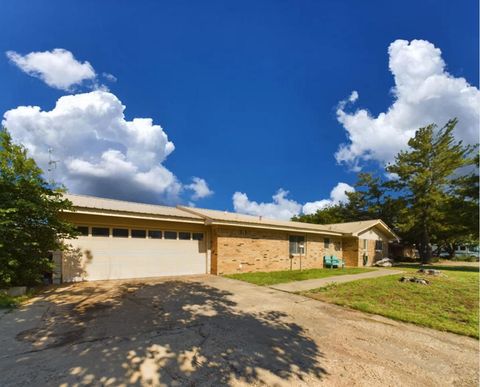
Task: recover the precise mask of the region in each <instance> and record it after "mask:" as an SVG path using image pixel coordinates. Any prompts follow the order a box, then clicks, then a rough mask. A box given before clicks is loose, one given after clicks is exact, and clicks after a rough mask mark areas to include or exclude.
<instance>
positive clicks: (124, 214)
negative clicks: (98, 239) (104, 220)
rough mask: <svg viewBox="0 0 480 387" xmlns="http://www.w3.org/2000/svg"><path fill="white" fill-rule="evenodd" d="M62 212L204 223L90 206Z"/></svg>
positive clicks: (202, 221) (201, 220)
mask: <svg viewBox="0 0 480 387" xmlns="http://www.w3.org/2000/svg"><path fill="white" fill-rule="evenodd" d="M62 212H65V213H71V214H83V215H97V216H114V217H118V218H131V219H144V220H156V221H161V222H181V223H195V224H204V223H205V222H204V220H203V219H194V218H188V217H185V218H182V217H176V216H173V215H167V216H165V215H155V214H146V213H140V212H129V211H116V210H106V209H100V208H88V207H75V210H73V211H72V210H63V211H62Z"/></svg>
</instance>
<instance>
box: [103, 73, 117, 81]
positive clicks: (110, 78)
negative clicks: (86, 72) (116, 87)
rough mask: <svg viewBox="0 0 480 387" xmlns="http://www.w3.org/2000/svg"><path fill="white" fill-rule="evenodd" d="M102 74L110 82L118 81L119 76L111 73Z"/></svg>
mask: <svg viewBox="0 0 480 387" xmlns="http://www.w3.org/2000/svg"><path fill="white" fill-rule="evenodd" d="M102 76H103V77H104V78H105V79H106V80H107V81H109V82H117V77H116V76H115V75H113V74H110V73H102Z"/></svg>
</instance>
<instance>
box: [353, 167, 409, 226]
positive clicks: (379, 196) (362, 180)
mask: <svg viewBox="0 0 480 387" xmlns="http://www.w3.org/2000/svg"><path fill="white" fill-rule="evenodd" d="M346 194H347V196H348V199H349V201H348V203H347V204H346V216H347V217H348V219H350V221H360V220H370V219H382V220H383V221H384V222H385V223H386V224H388V225H389V226H390V227H392V228H395V224H396V221H397V217H398V213H399V210H400V208H401V206H402V202H401V201H399V200H397V199H395V198H393V197H392V195H391V187H390V185H389V182H388V181H386V180H385V179H384V178H381V177H379V176H374V175H373V174H371V173H359V174H358V181H357V182H356V183H355V191H353V192H347V193H346Z"/></svg>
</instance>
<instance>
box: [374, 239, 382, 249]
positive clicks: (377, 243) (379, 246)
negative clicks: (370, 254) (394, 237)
mask: <svg viewBox="0 0 480 387" xmlns="http://www.w3.org/2000/svg"><path fill="white" fill-rule="evenodd" d="M375 250H376V251H382V250H383V241H375Z"/></svg>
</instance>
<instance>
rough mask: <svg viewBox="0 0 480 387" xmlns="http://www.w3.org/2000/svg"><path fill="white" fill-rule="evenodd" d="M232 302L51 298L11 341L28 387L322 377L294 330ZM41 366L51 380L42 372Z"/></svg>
mask: <svg viewBox="0 0 480 387" xmlns="http://www.w3.org/2000/svg"><path fill="white" fill-rule="evenodd" d="M232 295H233V294H232V293H230V292H228V291H222V290H219V289H217V288H214V287H210V286H207V285H205V284H203V283H200V282H185V281H168V282H160V283H156V284H143V283H131V284H120V283H119V284H118V285H114V286H110V287H108V288H106V287H105V286H102V284H98V285H97V284H89V285H87V284H79V285H74V286H71V287H67V288H64V289H63V290H62V291H61V292H57V293H55V291H52V293H51V295H50V296H49V294H46V295H45V297H46V301H42V302H49V303H50V305H48V308H46V312H45V313H44V315H43V316H42V318H41V321H40V324H39V325H38V326H36V327H34V328H31V329H28V330H25V331H22V332H20V333H18V335H17V340H19V341H22V342H27V343H30V344H31V350H30V351H28V352H26V353H24V354H22V364H23V367H24V369H25V370H28V369H32V370H33V371H32V374H31V375H29V372H25V375H26V376H25V377H26V378H29V379H28V382H29V383H32V384H36V383H41V382H42V381H43V380H46V379H45V378H50V379H49V380H50V381H51V382H52V383H54V384H61V383H65V384H66V385H73V384H81V385H83V384H102V385H103V384H105V385H110V384H111V385H118V384H133V385H160V384H164V385H182V386H183V385H191V386H193V385H215V386H226V385H230V384H231V382H232V380H237V381H241V382H243V383H247V384H271V379H269V378H271V377H272V376H271V375H270V376H266V375H269V374H273V375H276V378H279V379H277V380H280V381H281V380H283V381H285V380H290V379H291V380H297V381H299V380H302V379H303V378H304V377H305V376H306V375H310V376H311V377H314V378H316V379H320V378H321V377H322V375H323V374H325V373H326V371H325V370H324V369H323V368H322V367H321V365H320V364H319V359H320V358H321V357H322V356H323V355H322V353H321V352H320V349H319V347H318V346H317V344H316V343H315V342H314V341H313V340H312V339H310V338H309V337H308V336H307V334H306V333H305V332H304V330H303V328H302V327H301V326H299V325H297V324H295V323H292V322H288V321H286V317H287V315H286V314H285V313H283V312H279V311H275V310H271V311H265V312H262V313H250V312H246V311H242V310H240V309H238V308H235V307H236V305H237V304H236V302H234V301H232V299H231V296H232ZM52 349H55V351H57V352H56V353H54V352H51V351H50V350H52ZM46 350H48V351H46ZM42 359H43V360H42ZM47 359H48V360H47ZM43 361H45V362H46V364H47V363H48V367H49V369H55V375H56V376H55V377H53V376H52V375H49V374H48V373H47V374H46V373H45V372H46V371H43V373H42V368H41V367H39V363H42V362H43ZM34 364H37V369H35V367H33V365H34ZM40 365H41V364H40ZM2 368H3V369H2ZM10 369H11V368H10V367H9V366H8V364H6V363H5V364H4V367H1V366H0V372H1V373H2V374H3V377H6V378H7V379H6V380H7V385H8V381H10V382H12V383H13V382H14V381H15V382H18V383H20V384H21V383H22V381H21V380H18V379H16V378H18V373H17V375H16V376H15V375H13V374H11V375H10V378H9V371H10ZM14 378H15V379H14ZM32 378H33V380H32ZM292 383H295V382H294V381H293V382H292Z"/></svg>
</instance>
